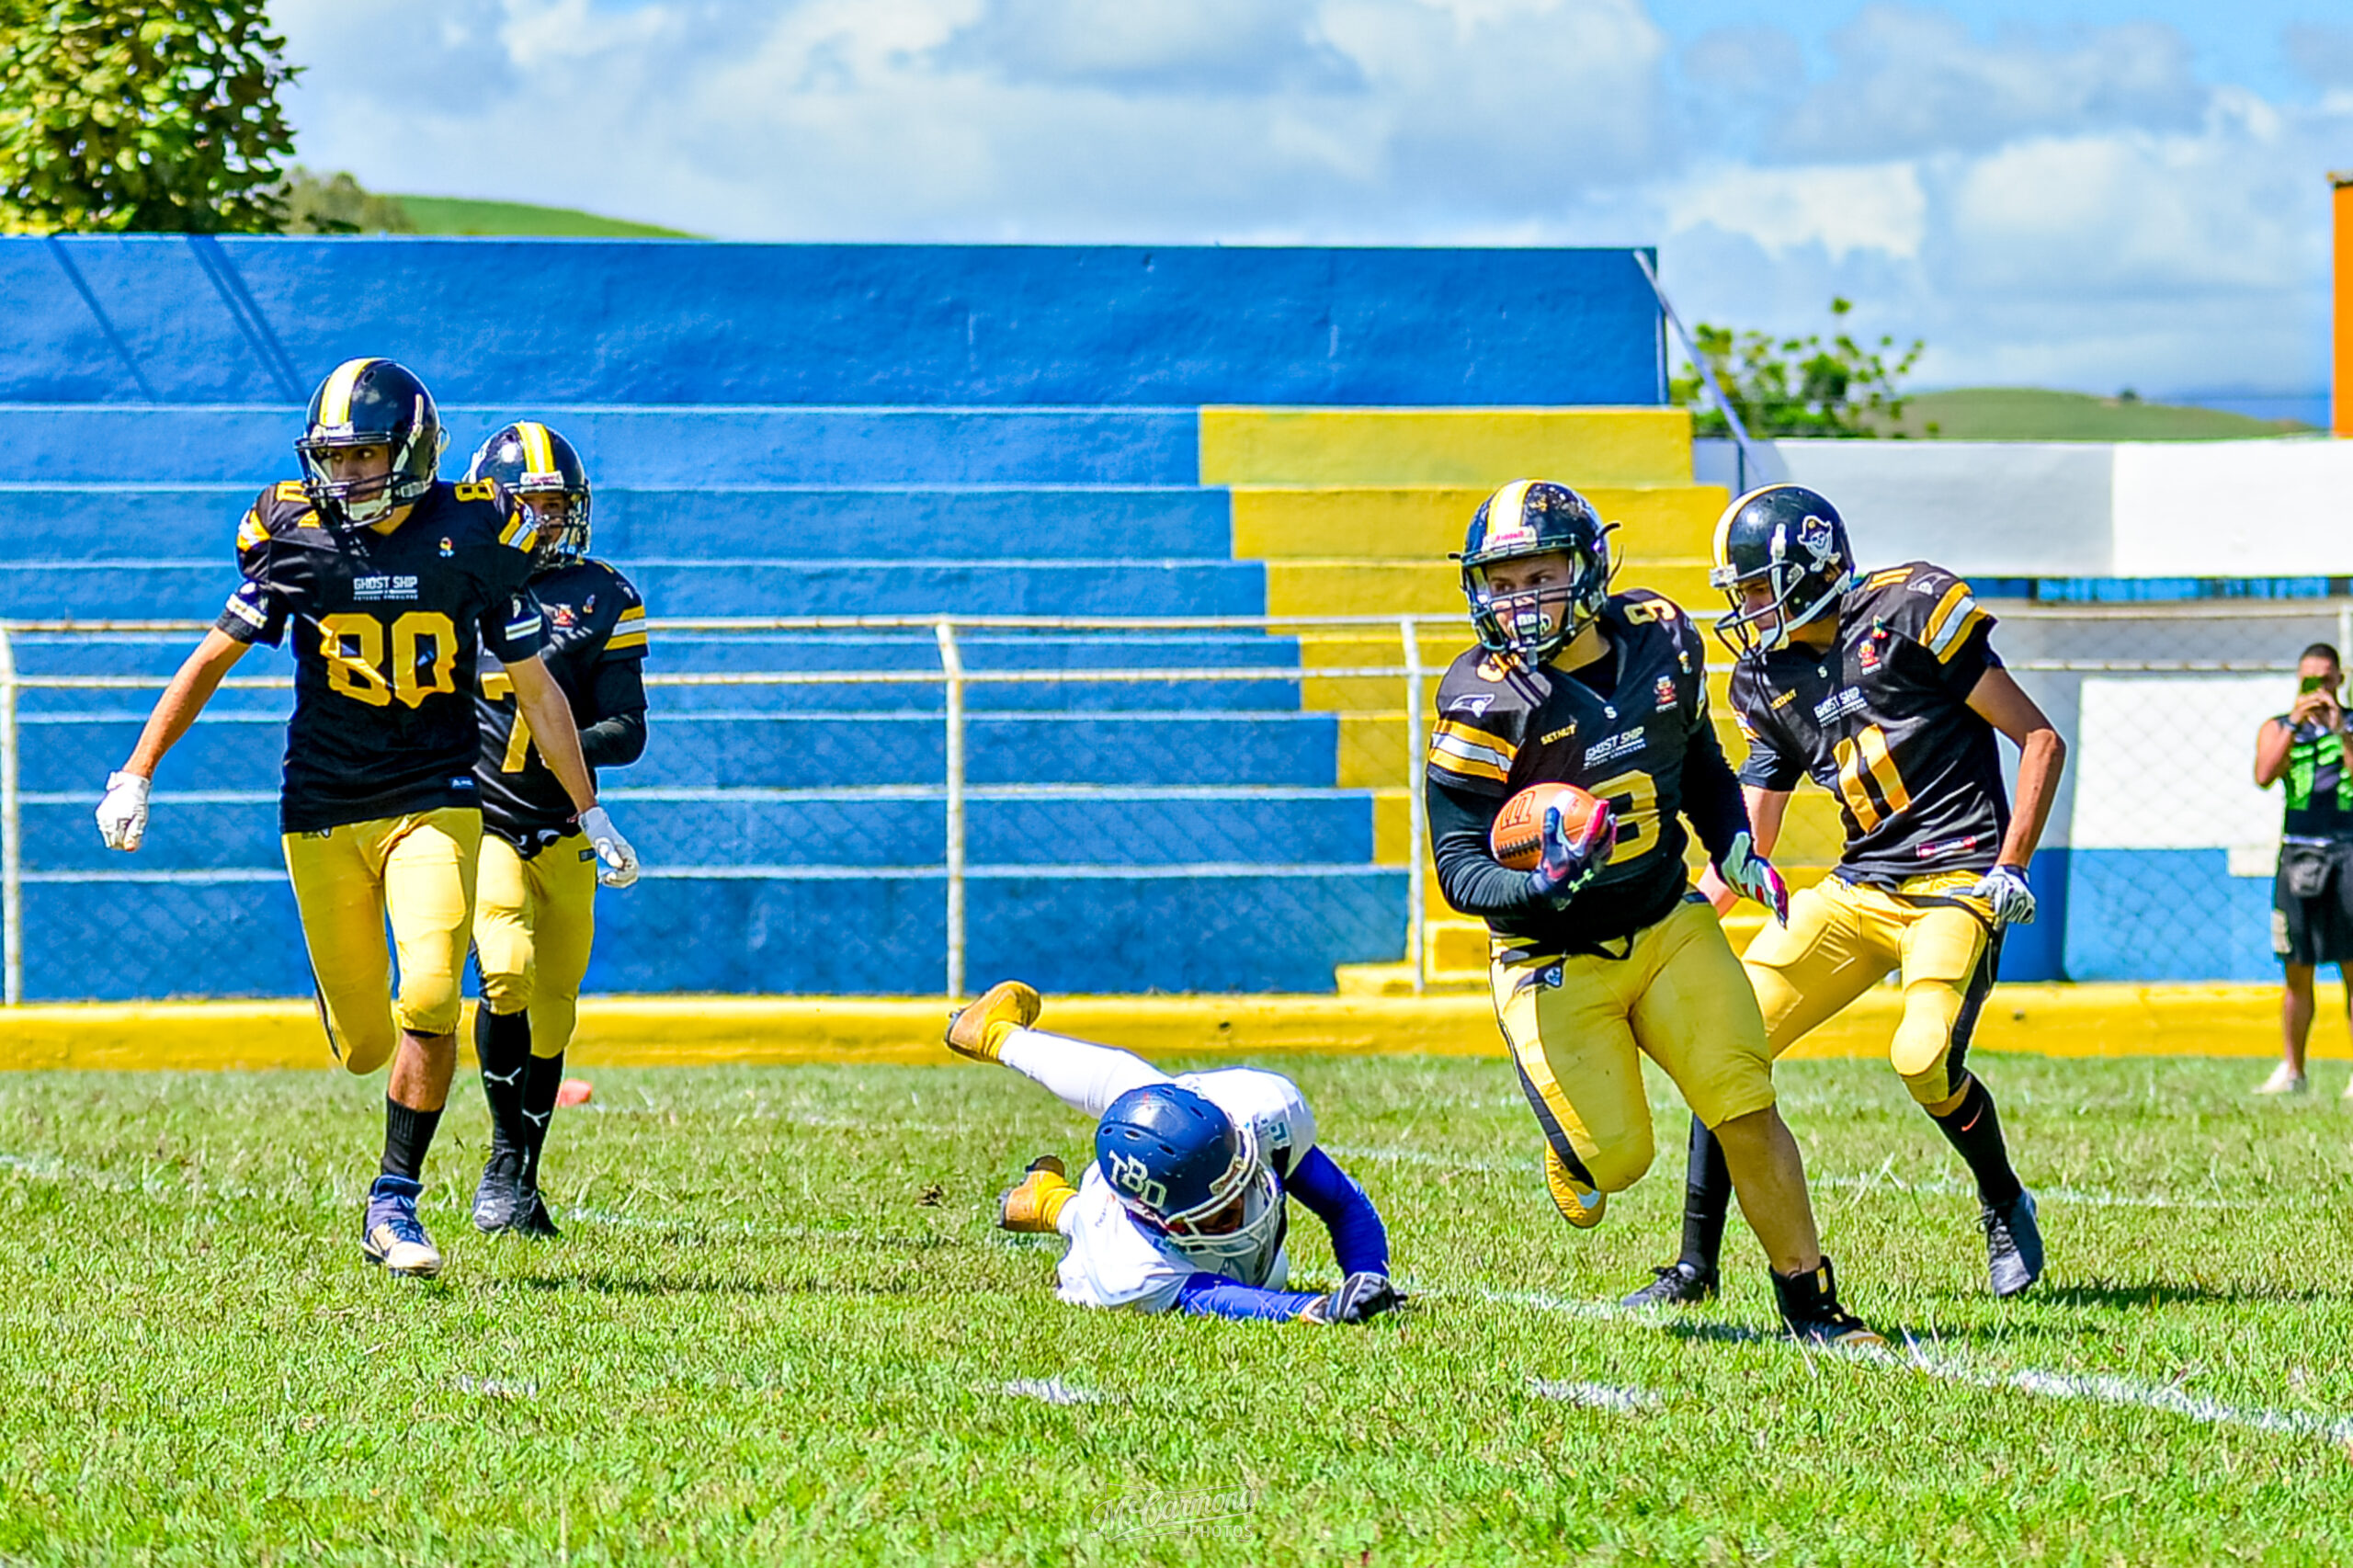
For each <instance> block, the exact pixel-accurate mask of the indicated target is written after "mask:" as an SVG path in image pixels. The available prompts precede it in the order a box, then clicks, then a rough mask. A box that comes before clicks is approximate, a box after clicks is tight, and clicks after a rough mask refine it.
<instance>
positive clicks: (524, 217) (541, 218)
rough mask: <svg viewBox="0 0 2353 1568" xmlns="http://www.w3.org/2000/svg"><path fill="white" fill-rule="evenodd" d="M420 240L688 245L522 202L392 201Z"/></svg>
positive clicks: (654, 231)
mask: <svg viewBox="0 0 2353 1568" xmlns="http://www.w3.org/2000/svg"><path fill="white" fill-rule="evenodd" d="M392 199H393V200H395V201H397V202H399V203H400V204H401V210H403V211H404V212H406V213H407V214H408V216H409V220H410V222H414V223H415V225H416V232H417V233H420V234H501V235H514V236H521V237H527V238H532V239H600V240H632V239H646V240H689V239H693V238H695V237H696V236H694V235H692V234H689V233H685V232H683V231H682V230H678V229H663V228H656V227H655V226H654V225H653V224H651V223H632V222H628V221H627V220H626V219H621V218H605V217H600V216H598V215H597V213H594V212H578V211H574V210H573V209H571V208H569V207H534V206H532V205H530V204H529V203H528V202H521V201H472V200H468V199H464V198H462V197H456V196H395V197H393V198H392Z"/></svg>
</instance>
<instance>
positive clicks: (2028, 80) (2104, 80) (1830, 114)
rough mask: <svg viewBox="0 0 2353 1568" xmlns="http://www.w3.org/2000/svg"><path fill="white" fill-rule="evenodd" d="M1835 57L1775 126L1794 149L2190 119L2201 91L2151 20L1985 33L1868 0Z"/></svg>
mask: <svg viewBox="0 0 2353 1568" xmlns="http://www.w3.org/2000/svg"><path fill="white" fill-rule="evenodd" d="M1831 51H1832V52H1833V53H1834V54H1835V55H1836V57H1837V61H1838V69H1837V72H1836V74H1835V75H1833V76H1832V77H1831V78H1830V79H1829V80H1828V81H1825V82H1823V83H1821V84H1818V85H1816V86H1814V88H1813V90H1812V91H1811V92H1809V93H1807V94H1806V95H1804V97H1802V99H1800V100H1799V101H1798V103H1797V105H1796V107H1795V108H1794V110H1793V112H1792V113H1791V114H1790V116H1789V118H1788V119H1786V120H1785V121H1783V122H1782V123H1781V125H1780V127H1779V131H1778V133H1777V135H1776V136H1775V138H1774V141H1775V143H1776V150H1777V151H1779V152H1780V153H1784V154H1786V155H1790V156H1797V157H1817V158H1840V157H1886V156H1888V155H1890V154H1895V153H1926V152H1950V151H1956V150H1966V149H1976V148H1984V147H1993V146H1998V145H2000V144H2001V143H2002V142H2006V141H2008V140H2010V139H2011V138H2014V137H2017V136H2021V135H2030V134H2036V133H2048V132H2052V131H2074V130H2081V129H2088V128H2093V127H2102V126H2114V125H2134V126H2166V127H2187V126H2192V125H2195V124H2196V123H2197V121H2198V118H2199V115H2200V111H2201V109H2202V108H2203V106H2204V102H2205V93H2204V91H2203V90H2202V89H2201V88H2200V85H2199V84H2198V82H2197V80H2196V79H2195V77H2194V76H2193V74H2192V73H2191V70H2190V54H2189V46H2188V42H2187V40H2184V39H2183V38H2182V37H2181V35H2180V34H2178V33H2177V32H2175V31H2174V30H2173V29H2172V28H2167V27H2164V26H2161V25H2159V24H2157V23H2154V22H2135V23H2131V24H2128V25H2126V26H2123V27H2113V28H2094V29H2084V30H2077V31H2073V32H2070V33H2068V34H2063V35H2057V36H2044V35H2040V34H2030V33H2026V32H2022V31H2018V30H2017V29H2010V30H2008V31H2006V32H2005V34H2004V35H2003V36H2002V37H2000V38H1998V39H1996V40H1994V41H1992V42H1984V41H1981V40H1977V39H1976V38H1973V37H1972V35H1971V34H1970V31H1969V29H1968V28H1965V27H1963V26H1962V25H1961V22H1960V21H1959V20H1958V19H1956V18H1955V17H1951V16H1949V15H1947V14H1944V13H1941V12H1937V11H1928V10H1919V9H1915V8H1912V7H1909V6H1890V5H1875V6H1868V7H1866V8H1865V9H1864V10H1863V11H1862V13H1861V14H1860V15H1859V16H1858V17H1856V18H1855V19H1854V21H1852V22H1851V23H1849V24H1848V25H1847V26H1846V27H1845V28H1840V29H1839V30H1838V31H1837V32H1836V34H1834V35H1832V39H1831Z"/></svg>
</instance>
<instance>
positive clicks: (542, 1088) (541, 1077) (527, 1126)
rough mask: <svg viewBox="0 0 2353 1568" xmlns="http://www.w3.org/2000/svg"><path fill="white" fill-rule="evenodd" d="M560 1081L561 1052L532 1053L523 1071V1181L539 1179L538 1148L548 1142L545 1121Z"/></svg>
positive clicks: (552, 1113)
mask: <svg viewBox="0 0 2353 1568" xmlns="http://www.w3.org/2000/svg"><path fill="white" fill-rule="evenodd" d="M562 1086H563V1051H557V1052H556V1053H555V1054H554V1055H553V1056H534V1057H532V1058H531V1065H530V1067H529V1071H527V1072H526V1073H525V1074H524V1075H523V1140H524V1141H523V1185H524V1186H525V1187H535V1186H537V1185H538V1184H539V1179H540V1150H542V1149H545V1148H546V1147H547V1146H548V1124H549V1123H550V1122H551V1121H553V1120H554V1119H555V1092H556V1090H557V1089H559V1088H561V1087H562Z"/></svg>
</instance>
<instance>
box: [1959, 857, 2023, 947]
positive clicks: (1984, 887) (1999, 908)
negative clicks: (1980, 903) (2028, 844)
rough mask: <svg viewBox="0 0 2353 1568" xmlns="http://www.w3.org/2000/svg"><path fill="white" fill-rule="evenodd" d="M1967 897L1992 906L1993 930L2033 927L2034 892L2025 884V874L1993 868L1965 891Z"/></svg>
mask: <svg viewBox="0 0 2353 1568" xmlns="http://www.w3.org/2000/svg"><path fill="white" fill-rule="evenodd" d="M1969 896H1970V897H1972V898H1982V899H1984V901H1985V902H1986V903H1989V904H1991V905H1992V906H1993V909H1994V929H1995V930H1996V931H1999V930H2000V929H2001V928H2002V927H2003V926H2031V925H2033V924H2034V890H2033V889H2032V888H2029V887H2028V886H2027V885H2026V873H2025V872H2024V871H2021V870H2019V869H2018V868H2017V867H2016V866H1996V867H1995V868H1994V869H1992V870H1990V871H1988V872H1986V873H1985V875H1984V878H1983V879H1981V880H1980V881H1979V882H1978V884H1977V885H1976V886H1975V887H1973V888H1972V889H1970V890H1969Z"/></svg>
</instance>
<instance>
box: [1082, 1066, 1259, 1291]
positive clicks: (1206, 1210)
mask: <svg viewBox="0 0 2353 1568" xmlns="http://www.w3.org/2000/svg"><path fill="white" fill-rule="evenodd" d="M1095 1163H1096V1165H1097V1167H1098V1168H1099V1169H1100V1170H1101V1171H1102V1173H1103V1179H1104V1180H1105V1181H1107V1182H1108V1183H1109V1184H1110V1187H1111V1191H1112V1193H1113V1195H1114V1196H1116V1197H1117V1198H1118V1199H1119V1200H1120V1204H1121V1205H1122V1206H1124V1207H1125V1208H1126V1210H1127V1211H1128V1212H1129V1213H1130V1214H1131V1215H1132V1216H1133V1217H1134V1218H1135V1219H1136V1221H1138V1222H1139V1223H1141V1224H1142V1225H1143V1226H1144V1228H1145V1229H1147V1230H1149V1231H1153V1232H1154V1233H1158V1234H1161V1235H1164V1236H1165V1237H1167V1238H1168V1240H1169V1241H1170V1242H1171V1243H1173V1244H1175V1245H1176V1247H1177V1249H1178V1250H1179V1251H1181V1252H1184V1253H1186V1254H1188V1256H1197V1257H1209V1258H1245V1257H1251V1256H1256V1255H1257V1254H1258V1253H1260V1252H1261V1251H1263V1250H1264V1249H1265V1247H1266V1245H1267V1241H1268V1238H1269V1235H1270V1233H1272V1232H1273V1231H1274V1230H1275V1229H1276V1228H1277V1227H1279V1226H1280V1225H1281V1223H1282V1219H1283V1203H1282V1189H1281V1187H1279V1186H1278V1185H1277V1184H1276V1181H1275V1173H1274V1172H1272V1171H1270V1170H1268V1169H1267V1166H1266V1163H1265V1162H1264V1161H1263V1160H1262V1159H1261V1158H1260V1157H1259V1153H1258V1140H1257V1137H1256V1134H1255V1133H1254V1132H1253V1131H1251V1130H1250V1128H1249V1127H1248V1126H1247V1125H1246V1124H1242V1123H1237V1122H1235V1121H1234V1119H1233V1118H1232V1117H1230V1116H1228V1115H1226V1114H1225V1112H1224V1111H1223V1110H1222V1109H1220V1108H1218V1106H1217V1104H1216V1102H1214V1101H1213V1100H1211V1099H1210V1098H1208V1097H1207V1096H1203V1095H1199V1094H1196V1093H1194V1092H1193V1091H1192V1090H1190V1089H1188V1088H1182V1087H1180V1086H1178V1085H1175V1084H1147V1085H1144V1086H1143V1087H1142V1088H1140V1089H1130V1090H1129V1091H1128V1092H1127V1093H1126V1094H1124V1095H1121V1096H1120V1097H1119V1098H1118V1099H1116V1100H1113V1101H1112V1102H1111V1104H1110V1106H1109V1108H1108V1109H1106V1110H1105V1111H1104V1113H1103V1119H1102V1120H1101V1121H1100V1122H1099V1123H1097V1126H1096V1129H1095Z"/></svg>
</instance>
